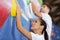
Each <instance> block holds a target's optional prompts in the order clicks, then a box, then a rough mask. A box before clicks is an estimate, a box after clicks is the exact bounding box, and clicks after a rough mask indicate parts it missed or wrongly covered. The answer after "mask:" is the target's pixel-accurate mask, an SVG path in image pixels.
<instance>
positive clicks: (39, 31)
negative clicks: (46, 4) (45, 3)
mask: <svg viewBox="0 0 60 40" xmlns="http://www.w3.org/2000/svg"><path fill="white" fill-rule="evenodd" d="M32 5H33V3H32ZM33 11H34V13H35V14H36V15H37V16H38V18H37V19H36V20H34V21H33V22H32V25H31V30H32V31H33V32H29V31H27V30H26V29H25V28H23V26H22V23H21V20H20V15H21V13H22V11H21V8H20V7H19V5H18V4H17V17H16V18H17V28H18V30H19V31H20V32H21V33H22V34H23V35H25V36H26V37H27V38H28V39H29V40H48V34H47V32H46V28H47V24H46V23H45V21H43V20H42V15H40V14H39V13H41V12H38V11H37V10H36V9H35V7H34V5H33ZM41 11H42V12H44V11H45V10H43V9H41Z"/></svg>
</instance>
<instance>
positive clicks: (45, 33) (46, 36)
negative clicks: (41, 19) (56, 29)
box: [44, 30, 48, 40]
mask: <svg viewBox="0 0 60 40" xmlns="http://www.w3.org/2000/svg"><path fill="white" fill-rule="evenodd" d="M44 38H45V40H48V34H47V32H46V30H45V31H44Z"/></svg>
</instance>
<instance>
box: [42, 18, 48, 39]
mask: <svg viewBox="0 0 60 40" xmlns="http://www.w3.org/2000/svg"><path fill="white" fill-rule="evenodd" d="M41 25H44V29H43V31H42V34H43V33H44V38H45V40H48V34H47V32H46V28H47V25H46V23H45V21H44V20H42V19H41Z"/></svg>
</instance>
